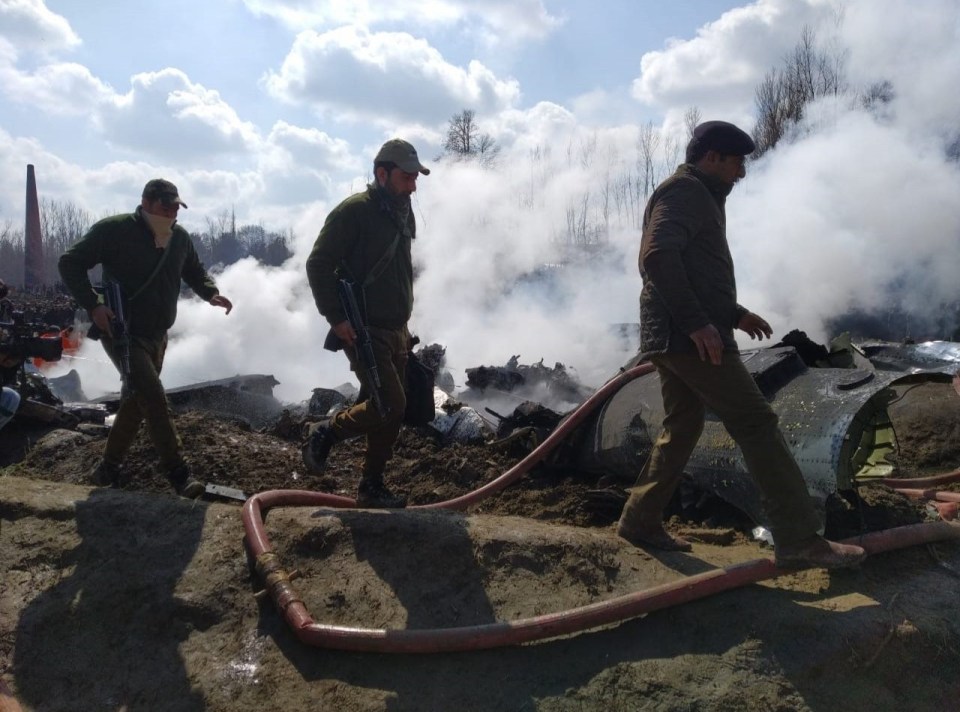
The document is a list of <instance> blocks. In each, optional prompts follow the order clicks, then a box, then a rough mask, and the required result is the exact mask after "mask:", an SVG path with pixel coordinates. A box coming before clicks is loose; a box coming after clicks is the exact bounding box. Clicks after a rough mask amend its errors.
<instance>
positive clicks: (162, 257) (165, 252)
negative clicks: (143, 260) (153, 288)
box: [127, 236, 173, 302]
mask: <svg viewBox="0 0 960 712" xmlns="http://www.w3.org/2000/svg"><path fill="white" fill-rule="evenodd" d="M172 242H173V237H172V236H171V238H170V242H168V243H167V246H166V247H165V248H163V254H162V255H160V259H159V260H157V265H156V267H154V268H153V272H151V273H150V276H149V277H147V280H146V281H145V282H144V283H143V284H141V285H140V288H139V289H138V290H137V291H135V292H134V293H133V294H131V295H130V296H129V297H127V301H128V302H129V301H133V300H134V299H136V298H137V297H138V296H140V294H141V293H142V292H143V290H144V289H146V288H147V287H148V286H150V283H151V282H152V281H153V278H154V277H156V276H157V274H158V273H159V272H160V268H161V267H163V263H164V262H166V261H167V255H168V254H170V244H171V243H172Z"/></svg>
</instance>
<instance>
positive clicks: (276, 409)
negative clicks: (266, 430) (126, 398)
mask: <svg viewBox="0 0 960 712" xmlns="http://www.w3.org/2000/svg"><path fill="white" fill-rule="evenodd" d="M279 383H280V382H279V381H278V380H277V379H276V378H274V377H273V376H272V375H262V374H251V375H236V376H233V377H231V378H221V379H217V380H213V381H202V382H200V383H195V384H193V385H190V386H180V387H178V388H168V389H166V393H167V399H168V400H169V401H170V404H171V405H172V406H173V407H174V408H176V409H178V410H203V411H207V412H210V413H215V414H218V415H223V416H227V417H230V418H239V419H241V420H244V421H246V422H248V423H249V424H250V426H251V427H252V428H262V427H265V426H267V425H269V424H271V423H273V422H274V421H276V419H277V418H278V417H280V415H281V413H282V412H283V405H282V404H281V403H280V401H278V400H277V399H276V398H274V396H273V387H274V386H276V385H278V384H279ZM93 402H94V403H103V404H105V405H106V406H107V407H108V408H110V409H111V410H114V411H115V410H116V408H117V407H118V406H119V404H120V394H119V393H111V394H108V395H105V396H101V397H100V398H96V399H94V400H93Z"/></svg>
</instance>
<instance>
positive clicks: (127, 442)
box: [58, 178, 233, 499]
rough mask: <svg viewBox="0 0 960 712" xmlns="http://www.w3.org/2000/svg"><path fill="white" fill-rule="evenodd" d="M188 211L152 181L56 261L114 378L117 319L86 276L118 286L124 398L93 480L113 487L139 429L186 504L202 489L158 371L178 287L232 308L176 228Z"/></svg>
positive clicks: (167, 186)
mask: <svg viewBox="0 0 960 712" xmlns="http://www.w3.org/2000/svg"><path fill="white" fill-rule="evenodd" d="M181 207H184V208H186V207H187V205H186V203H184V202H183V201H182V200H180V193H179V192H178V191H177V186H175V185H174V184H173V183H171V182H170V181H168V180H164V179H162V178H155V179H153V180H151V181H149V182H147V184H146V185H145V186H144V188H143V193H142V195H141V200H140V205H139V206H138V207H137V208H136V210H134V212H132V213H125V214H122V215H114V216H113V217H108V218H104V219H103V220H101V221H100V222H98V223H96V224H95V225H94V226H93V227H91V228H90V231H89V232H87V234H86V235H84V236H83V237H82V238H81V239H80V240H79V241H78V242H76V243H74V245H73V246H71V247H70V249H68V250H67V251H66V252H64V253H63V254H62V255H61V256H60V261H59V264H58V266H59V269H60V276H61V278H62V279H63V283H64V284H65V285H66V286H67V289H68V290H70V293H71V294H72V295H73V297H74V299H76V300H77V303H78V304H79V305H80V306H81V307H83V308H84V309H86V310H87V311H88V312H89V314H90V318H91V320H92V321H93V324H94V325H95V326H96V329H97V330H99V338H100V341H101V343H102V344H103V349H104V351H106V352H107V356H109V357H110V360H111V361H113V363H114V365H116V366H117V369H118V370H119V369H120V368H121V366H120V363H121V358H122V356H121V350H120V348H118V344H117V343H116V342H115V337H116V336H117V335H116V334H114V333H113V332H112V330H111V327H110V324H111V320H113V319H114V317H115V316H116V315H115V314H114V312H113V310H112V309H111V308H110V307H108V306H107V305H106V304H105V303H104V301H103V298H102V297H101V296H100V295H99V294H98V293H97V292H96V291H95V290H94V289H93V286H92V285H91V284H90V279H89V277H88V276H87V271H88V270H90V269H92V268H93V267H94V266H96V265H98V264H99V265H101V266H102V267H103V279H104V281H105V282H106V281H107V280H112V281H114V282H116V283H117V284H118V285H119V286H120V291H121V293H122V298H123V304H124V312H125V314H124V316H125V319H126V336H127V338H126V343H127V346H128V350H129V362H130V364H129V365H130V379H129V380H130V383H129V393H128V394H125V395H123V394H122V397H121V401H120V408H119V410H118V411H117V417H116V419H115V420H114V423H113V427H111V428H110V434H109V436H108V437H107V445H106V448H105V449H104V452H103V459H102V460H101V461H100V463H99V464H98V465H97V466H96V468H94V470H93V472H92V474H91V479H92V480H93V482H94V484H97V485H101V486H114V487H116V486H119V484H120V483H121V477H120V474H121V470H120V467H121V464H122V462H123V458H124V456H125V455H126V453H127V451H128V450H129V449H130V446H131V445H132V444H133V441H134V439H135V438H136V436H137V431H139V429H140V424H141V423H142V422H143V421H146V423H147V432H148V433H149V435H150V439H151V440H152V441H153V445H154V447H155V448H156V450H157V454H158V455H159V457H160V467H161V468H162V470H163V472H164V474H165V475H166V477H167V479H168V480H169V481H170V484H172V485H173V488H174V490H176V492H177V494H179V495H181V496H183V497H189V498H191V499H193V498H196V497H199V496H200V495H202V494H203V492H204V490H205V489H206V488H205V486H204V485H203V484H202V483H201V482H199V481H197V480H196V479H195V478H194V477H193V475H192V474H191V472H190V467H189V465H188V464H187V462H186V460H185V459H184V457H183V455H182V452H181V451H182V449H183V448H182V443H181V442H180V436H179V435H178V433H177V429H176V427H175V426H174V424H173V420H172V418H171V415H170V407H169V404H168V403H167V398H166V394H165V393H164V390H163V384H162V383H161V382H160V369H161V368H162V366H163V357H164V354H165V352H166V349H167V330H168V329H169V328H170V327H171V326H173V322H174V320H175V319H176V317H177V301H178V300H179V298H180V282H181V280H183V281H184V282H186V283H187V284H188V285H189V286H190V288H191V289H193V291H194V292H195V293H196V294H197V296H198V297H200V298H201V299H203V300H204V301H206V302H208V303H210V304H212V305H213V306H215V307H221V308H223V309H225V310H226V312H227V314H229V313H230V310H231V309H232V308H233V304H231V303H230V300H229V299H227V298H226V297H224V296H222V295H221V294H220V292H219V290H218V289H217V285H216V284H215V283H214V281H213V279H212V278H211V277H210V275H209V274H207V271H206V269H204V267H203V264H201V262H200V258H199V256H198V255H197V251H196V249H195V248H194V245H193V242H192V240H191V239H190V235H189V234H188V233H187V231H186V230H185V229H184V228H183V227H181V226H180V225H178V224H177V212H178V211H179V210H180V208H181Z"/></svg>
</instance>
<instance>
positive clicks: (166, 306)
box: [58, 207, 219, 339]
mask: <svg viewBox="0 0 960 712" xmlns="http://www.w3.org/2000/svg"><path fill="white" fill-rule="evenodd" d="M166 251H167V252H169V254H168V255H167V256H166V259H165V260H164V262H163V266H162V267H161V268H160V271H159V272H158V273H157V274H156V276H154V278H153V279H152V280H151V282H150V284H149V285H147V287H146V289H144V290H143V291H142V292H140V294H138V295H136V296H135V297H134V298H133V299H132V300H131V301H130V303H129V304H128V305H127V314H126V316H127V330H128V331H129V333H130V334H131V335H132V336H140V337H144V338H148V339H157V338H161V337H162V336H163V335H164V334H165V333H166V331H167V330H168V329H169V328H170V327H171V326H173V322H174V321H175V320H176V318H177V300H178V299H179V298H180V280H181V279H182V280H183V281H184V282H186V283H187V284H188V285H189V286H190V288H191V289H193V291H194V292H196V294H197V296H199V297H200V298H201V299H204V300H206V301H210V299H212V298H213V297H214V296H216V295H217V294H219V291H218V290H217V286H216V284H215V283H214V281H213V279H212V278H211V277H210V276H209V275H208V274H207V271H206V269H204V267H203V264H202V263H201V262H200V258H199V256H198V255H197V250H196V248H195V247H194V246H193V241H192V240H191V239H190V235H189V234H188V233H187V231H186V230H185V229H183V228H182V227H180V226H179V225H174V226H173V235H172V236H171V237H170V242H169V243H168V244H167V247H166ZM163 253H164V250H161V249H158V248H157V247H156V246H155V245H154V240H153V233H152V232H151V231H150V227H149V226H148V225H147V223H146V221H145V220H144V219H143V218H142V217H141V216H140V208H139V207H138V208H137V209H136V211H135V212H133V213H126V214H123V215H114V216H112V217H109V218H105V219H103V220H101V221H100V222H98V223H96V224H95V225H94V226H93V227H91V228H90V230H89V232H87V234H86V235H84V236H83V237H82V238H80V240H79V241H77V242H76V243H74V244H73V245H72V246H71V247H70V248H69V249H68V250H67V251H66V252H64V253H63V254H62V255H61V256H60V261H59V263H58V266H59V269H60V277H61V278H62V279H63V282H64V284H65V285H66V286H67V289H69V290H70V293H71V294H72V295H73V297H74V299H76V300H77V303H78V304H79V305H80V306H81V307H83V308H84V309H86V310H87V311H91V310H92V309H93V308H94V307H96V306H97V304H98V301H99V296H98V294H97V292H95V291H94V290H93V286H92V285H91V284H90V278H89V276H88V275H87V272H88V271H89V270H91V269H93V267H95V266H96V265H98V264H100V265H103V276H104V278H105V279H106V278H112V279H115V280H116V281H117V282H119V284H120V287H121V288H122V290H123V293H124V295H125V296H126V297H128V298H129V297H130V296H131V295H134V294H136V292H137V291H138V290H139V289H140V288H141V287H142V286H143V284H144V283H145V282H146V281H147V279H149V277H150V275H151V274H152V273H153V270H154V268H155V267H156V266H157V264H158V262H159V261H160V259H161V258H162V257H163Z"/></svg>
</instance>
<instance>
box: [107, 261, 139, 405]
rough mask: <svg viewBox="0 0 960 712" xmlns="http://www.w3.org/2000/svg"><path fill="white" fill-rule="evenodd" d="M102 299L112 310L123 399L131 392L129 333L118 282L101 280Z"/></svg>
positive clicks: (112, 329) (113, 332)
mask: <svg viewBox="0 0 960 712" xmlns="http://www.w3.org/2000/svg"><path fill="white" fill-rule="evenodd" d="M103 301H104V303H105V304H106V305H107V307H109V308H110V310H111V311H112V312H113V318H112V319H111V320H110V334H111V336H112V338H113V345H114V348H116V350H117V359H118V360H119V361H120V399H121V400H123V399H124V398H126V397H127V396H128V395H130V393H131V392H132V389H131V386H130V334H129V333H127V317H126V313H125V311H124V308H123V291H122V290H121V289H120V283H119V282H117V281H115V280H112V279H105V280H103Z"/></svg>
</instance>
